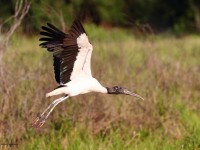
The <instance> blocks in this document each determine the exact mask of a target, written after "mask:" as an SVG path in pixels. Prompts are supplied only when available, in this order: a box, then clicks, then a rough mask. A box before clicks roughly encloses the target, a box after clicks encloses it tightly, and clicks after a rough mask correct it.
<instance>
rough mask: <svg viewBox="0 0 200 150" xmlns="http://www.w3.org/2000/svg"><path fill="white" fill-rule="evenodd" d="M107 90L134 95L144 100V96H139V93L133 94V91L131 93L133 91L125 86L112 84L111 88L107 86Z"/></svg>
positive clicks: (109, 92) (112, 92)
mask: <svg viewBox="0 0 200 150" xmlns="http://www.w3.org/2000/svg"><path fill="white" fill-rule="evenodd" d="M107 91H108V94H125V95H131V96H135V97H138V98H140V99H142V100H144V98H143V97H141V96H140V95H138V94H135V93H133V92H131V91H129V90H127V89H126V88H123V87H121V86H114V87H112V88H108V87H107Z"/></svg>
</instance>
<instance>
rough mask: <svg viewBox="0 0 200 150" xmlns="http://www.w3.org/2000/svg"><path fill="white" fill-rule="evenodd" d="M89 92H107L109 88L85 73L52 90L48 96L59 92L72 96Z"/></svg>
mask: <svg viewBox="0 0 200 150" xmlns="http://www.w3.org/2000/svg"><path fill="white" fill-rule="evenodd" d="M89 92H99V93H105V94H106V93H107V89H106V88H105V87H103V86H102V85H101V84H100V83H99V82H98V81H97V80H96V79H95V78H93V77H88V76H87V75H85V76H84V75H83V76H82V77H81V78H77V79H74V80H72V81H70V82H68V83H67V84H65V85H64V87H61V88H58V89H55V90H53V91H52V92H50V93H47V94H46V97H50V96H54V95H59V94H66V95H68V96H70V97H72V96H77V95H79V94H85V93H89Z"/></svg>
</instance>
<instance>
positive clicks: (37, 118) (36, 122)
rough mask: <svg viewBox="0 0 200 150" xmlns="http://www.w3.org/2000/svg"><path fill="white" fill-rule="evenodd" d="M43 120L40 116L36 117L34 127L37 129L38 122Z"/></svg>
mask: <svg viewBox="0 0 200 150" xmlns="http://www.w3.org/2000/svg"><path fill="white" fill-rule="evenodd" d="M40 119H41V117H40V116H38V117H36V118H35V120H34V121H33V123H32V127H35V126H36V125H37V124H38V121H39V120H40Z"/></svg>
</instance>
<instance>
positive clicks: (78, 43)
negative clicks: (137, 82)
mask: <svg viewBox="0 0 200 150" xmlns="http://www.w3.org/2000/svg"><path fill="white" fill-rule="evenodd" d="M47 25H48V27H46V26H42V29H43V31H42V32H40V34H41V35H43V36H45V37H42V38H40V41H43V42H42V43H41V44H40V46H41V47H43V48H47V50H48V51H49V52H52V53H53V60H54V64H53V65H54V73H55V79H56V81H57V83H58V84H59V86H58V87H57V88H56V89H55V90H53V91H52V92H50V93H47V94H46V97H50V96H54V95H59V94H64V95H65V96H63V97H61V98H59V99H56V100H54V101H53V102H52V103H51V104H50V105H49V106H48V108H47V109H46V110H45V111H44V112H43V113H42V114H41V115H40V116H38V117H37V118H36V119H35V121H34V123H33V125H34V126H37V127H41V126H42V125H43V124H44V122H45V120H46V119H47V118H48V116H49V115H50V113H51V112H52V111H53V109H54V108H55V107H56V105H58V104H59V103H60V102H62V101H64V100H65V99H67V98H69V97H72V96H77V95H80V94H85V93H89V92H100V93H104V94H126V95H132V96H137V97H139V98H141V99H143V98H142V97H140V96H139V95H137V94H135V93H132V92H130V91H128V90H127V89H125V88H122V87H120V86H114V87H112V88H108V87H103V86H102V85H101V84H100V83H99V82H98V81H97V80H96V79H95V78H93V77H92V73H91V69H90V66H91V56H92V51H93V46H92V45H91V44H90V42H89V40H88V37H87V35H86V32H85V30H84V28H83V26H82V24H81V22H80V21H79V20H75V21H74V23H73V24H72V26H71V28H70V30H69V32H68V33H64V32H62V31H60V30H59V29H57V28H56V27H55V26H53V25H51V24H48V23H47ZM45 113H47V115H46V116H45V117H43V115H44V114H45ZM38 121H39V123H38Z"/></svg>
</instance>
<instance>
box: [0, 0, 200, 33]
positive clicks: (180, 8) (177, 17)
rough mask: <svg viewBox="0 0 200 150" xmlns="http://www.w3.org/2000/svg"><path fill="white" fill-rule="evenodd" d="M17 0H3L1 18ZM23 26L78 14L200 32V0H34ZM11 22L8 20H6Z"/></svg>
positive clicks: (31, 29) (27, 29) (28, 29)
mask: <svg viewBox="0 0 200 150" xmlns="http://www.w3.org/2000/svg"><path fill="white" fill-rule="evenodd" d="M15 2H16V1H15V0H9V2H8V1H7V0H0V14H1V15H0V21H1V20H4V19H5V18H7V17H8V16H10V15H12V14H13V13H14V8H15ZM31 3H32V6H31V8H30V11H29V13H28V15H27V16H26V17H25V19H24V20H23V24H22V26H21V28H22V29H23V32H24V33H27V34H30V33H31V34H32V33H35V32H36V31H39V28H40V26H41V25H42V24H44V23H45V22H55V23H56V24H60V22H66V23H69V22H71V21H72V20H73V19H74V18H75V17H77V16H79V17H82V18H83V19H86V21H90V22H94V23H95V24H97V25H108V26H120V27H126V28H127V27H129V28H132V27H135V26H140V25H148V26H150V27H151V28H152V29H153V30H154V31H155V32H161V31H166V30H170V31H174V32H178V33H181V32H196V31H198V32H199V31H200V1H199V0H167V1H163V0H124V1H123V0H112V1H107V0H87V1H85V0H59V1H54V0H32V1H31ZM7 24H9V21H8V22H7Z"/></svg>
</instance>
